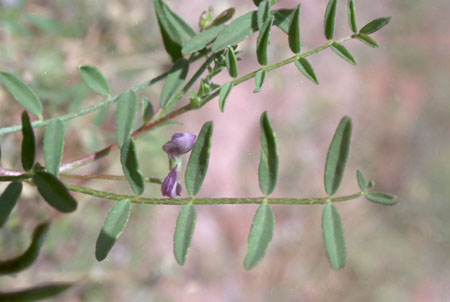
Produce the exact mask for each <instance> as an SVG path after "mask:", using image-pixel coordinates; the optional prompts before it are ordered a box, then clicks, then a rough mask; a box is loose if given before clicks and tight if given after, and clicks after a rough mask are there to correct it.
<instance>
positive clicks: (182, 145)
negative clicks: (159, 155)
mask: <svg viewBox="0 0 450 302" xmlns="http://www.w3.org/2000/svg"><path fill="white" fill-rule="evenodd" d="M196 138H197V137H196V136H195V135H194V134H190V133H175V134H174V135H173V136H172V139H171V140H170V141H168V142H167V143H165V144H164V146H163V147H162V148H163V150H164V151H165V152H167V154H169V156H170V157H172V158H176V157H179V156H180V155H181V154H184V153H188V152H189V151H191V150H192V148H193V147H194V144H195V139H196Z"/></svg>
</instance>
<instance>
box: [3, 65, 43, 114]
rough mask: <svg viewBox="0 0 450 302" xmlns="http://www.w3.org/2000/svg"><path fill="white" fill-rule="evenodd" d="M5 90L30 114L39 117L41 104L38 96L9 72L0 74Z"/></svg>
mask: <svg viewBox="0 0 450 302" xmlns="http://www.w3.org/2000/svg"><path fill="white" fill-rule="evenodd" d="M0 81H1V82H2V84H3V86H5V88H6V90H8V92H9V93H10V94H11V95H12V96H13V98H14V99H15V100H16V101H18V102H19V103H20V104H21V105H22V106H23V107H24V108H25V109H26V110H28V111H30V113H31V114H33V115H36V116H39V117H41V116H42V104H41V100H40V99H39V97H38V95H37V94H36V93H35V92H34V91H33V90H32V89H31V87H30V86H28V85H27V84H26V83H25V82H24V81H22V80H21V79H20V78H18V77H16V76H15V75H13V74H11V73H9V72H4V71H3V72H0Z"/></svg>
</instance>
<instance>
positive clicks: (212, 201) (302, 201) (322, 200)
mask: <svg viewBox="0 0 450 302" xmlns="http://www.w3.org/2000/svg"><path fill="white" fill-rule="evenodd" d="M66 187H67V188H68V189H69V190H70V191H73V192H78V193H82V194H86V195H91V196H95V197H99V198H104V199H109V200H124V199H128V200H129V201H130V202H132V203H136V204H153V205H156V204H163V205H186V204H189V203H192V204H194V205H217V204H261V203H262V202H263V201H267V203H269V204H296V205H311V204H326V203H328V202H342V201H347V200H352V199H356V198H358V197H361V196H362V195H363V192H358V193H355V194H351V195H345V196H339V197H333V198H328V197H319V198H265V197H256V198H198V199H191V198H177V199H169V198H144V197H139V196H133V195H122V194H115V193H108V192H104V191H99V190H94V189H90V188H85V187H79V186H73V185H67V184H66Z"/></svg>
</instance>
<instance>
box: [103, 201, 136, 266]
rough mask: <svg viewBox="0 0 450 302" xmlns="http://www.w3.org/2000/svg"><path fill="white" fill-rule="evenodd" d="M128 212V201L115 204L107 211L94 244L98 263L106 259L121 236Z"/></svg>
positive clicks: (129, 203) (129, 209)
mask: <svg viewBox="0 0 450 302" xmlns="http://www.w3.org/2000/svg"><path fill="white" fill-rule="evenodd" d="M130 212H131V202H130V201H129V200H121V201H119V202H117V203H116V204H115V205H114V207H113V208H112V209H111V211H109V213H108V216H106V220H105V223H104V224H103V227H102V229H101V230H100V234H99V235H98V238H97V243H96V244H95V258H96V259H97V260H98V261H102V260H103V259H105V258H106V256H107V255H108V253H109V251H110V250H111V249H112V247H113V246H114V243H115V242H116V240H117V238H119V236H120V234H122V231H123V229H124V228H125V226H126V225H127V222H128V218H129V217H130Z"/></svg>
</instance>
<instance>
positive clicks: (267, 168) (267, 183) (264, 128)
mask: <svg viewBox="0 0 450 302" xmlns="http://www.w3.org/2000/svg"><path fill="white" fill-rule="evenodd" d="M260 127H261V157H260V160H259V167H258V180H259V188H260V189H261V192H262V193H263V194H264V195H266V196H267V195H269V194H271V193H272V192H273V190H275V187H276V185H277V178H278V162H279V159H278V150H277V139H276V137H275V131H274V129H273V126H272V123H271V122H270V120H269V115H268V114H267V111H265V112H264V113H263V114H262V115H261V119H260Z"/></svg>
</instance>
